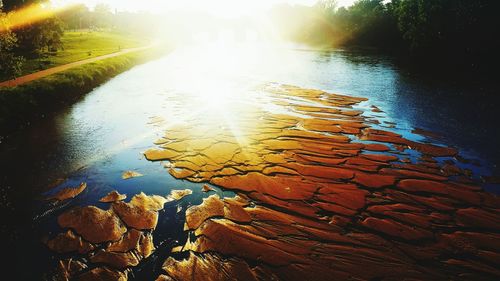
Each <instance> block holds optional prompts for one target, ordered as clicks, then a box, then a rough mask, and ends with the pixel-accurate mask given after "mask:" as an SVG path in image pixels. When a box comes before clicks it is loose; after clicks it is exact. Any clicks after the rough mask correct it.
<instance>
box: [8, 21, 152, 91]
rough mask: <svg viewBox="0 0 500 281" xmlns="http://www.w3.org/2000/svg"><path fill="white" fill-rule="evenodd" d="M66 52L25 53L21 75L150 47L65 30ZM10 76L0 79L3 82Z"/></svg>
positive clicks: (125, 38)
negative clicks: (126, 50)
mask: <svg viewBox="0 0 500 281" xmlns="http://www.w3.org/2000/svg"><path fill="white" fill-rule="evenodd" d="M61 41H62V44H63V49H62V50H58V51H57V52H48V51H45V52H43V53H41V54H39V55H38V56H35V57H33V56H32V55H30V54H26V55H24V56H25V59H26V61H25V62H24V63H23V67H22V73H21V76H22V75H26V74H30V73H34V72H37V71H40V70H44V69H47V68H51V67H54V66H58V65H63V64H67V63H71V62H75V61H79V60H84V59H89V58H93V57H97V56H102V55H107V54H111V53H115V52H118V51H120V50H122V49H128V48H135V47H140V46H144V45H147V44H148V43H147V41H148V40H147V39H145V38H139V37H137V36H130V35H128V34H125V33H119V32H112V31H89V30H79V31H66V32H64V35H63V37H62V38H61ZM8 79H9V77H5V76H1V75H0V81H4V80H8Z"/></svg>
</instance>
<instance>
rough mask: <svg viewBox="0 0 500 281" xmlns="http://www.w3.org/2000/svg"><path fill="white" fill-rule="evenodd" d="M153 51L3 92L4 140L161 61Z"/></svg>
mask: <svg viewBox="0 0 500 281" xmlns="http://www.w3.org/2000/svg"><path fill="white" fill-rule="evenodd" d="M163 52H164V51H163V50H160V49H159V48H151V49H146V50H142V51H136V52H132V53H127V54H124V55H121V56H117V57H112V58H108V59H103V60H99V61H95V62H91V63H88V64H85V65H82V66H78V67H74V68H71V69H68V70H66V71H63V72H60V73H56V74H53V75H50V76H47V77H44V78H40V79H37V80H35V81H31V82H29V83H26V84H23V85H20V86H16V87H12V88H7V87H5V88H0V136H1V137H5V136H6V135H8V134H9V133H12V132H13V131H15V130H18V129H22V128H24V127H26V126H29V125H30V124H31V123H33V122H36V120H37V119H39V118H44V117H45V116H47V115H49V114H51V112H53V111H54V110H57V109H59V108H62V107H63V106H65V105H68V104H72V103H73V102H75V101H76V100H78V99H79V98H80V97H82V96H83V95H84V94H86V93H88V92H90V91H91V90H92V89H94V88H95V87H97V86H99V85H101V84H102V83H104V82H106V81H107V80H109V79H110V78H112V77H114V76H116V75H118V74H120V73H122V72H124V71H126V70H128V69H130V68H131V67H133V66H135V65H138V64H141V63H144V62H146V61H148V60H151V59H153V58H156V57H159V56H160V55H161V54H162V53H163Z"/></svg>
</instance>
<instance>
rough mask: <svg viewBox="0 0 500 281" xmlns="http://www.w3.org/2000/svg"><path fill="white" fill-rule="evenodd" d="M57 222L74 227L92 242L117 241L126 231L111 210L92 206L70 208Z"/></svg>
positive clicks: (62, 225) (63, 225)
mask: <svg viewBox="0 0 500 281" xmlns="http://www.w3.org/2000/svg"><path fill="white" fill-rule="evenodd" d="M57 222H58V223H59V225H60V226H61V227H63V228H66V227H69V228H72V229H74V230H75V231H76V232H77V233H78V234H80V235H81V236H82V237H83V238H84V239H85V240H87V241H89V242H92V243H102V242H106V241H117V240H118V239H120V237H121V236H122V235H123V233H125V232H126V228H125V227H124V226H123V224H122V223H121V221H120V220H119V219H118V217H117V216H116V215H115V214H114V213H113V212H111V211H109V210H108V211H104V210H102V209H99V208H97V207H94V206H88V207H76V208H74V209H71V210H69V211H67V212H65V213H63V214H61V215H60V216H59V217H58V218H57Z"/></svg>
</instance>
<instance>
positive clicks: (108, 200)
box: [99, 190, 127, 203]
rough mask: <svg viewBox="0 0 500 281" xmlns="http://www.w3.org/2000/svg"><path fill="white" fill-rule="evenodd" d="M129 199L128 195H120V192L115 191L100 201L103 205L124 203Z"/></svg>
mask: <svg viewBox="0 0 500 281" xmlns="http://www.w3.org/2000/svg"><path fill="white" fill-rule="evenodd" d="M126 198H127V195H125V194H120V193H119V192H118V191H116V190H113V191H111V192H110V193H108V195H106V196H104V197H103V198H101V199H99V202H103V203H112V202H116V201H122V200H125V199H126Z"/></svg>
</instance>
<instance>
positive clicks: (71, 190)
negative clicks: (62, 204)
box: [47, 182, 87, 201]
mask: <svg viewBox="0 0 500 281" xmlns="http://www.w3.org/2000/svg"><path fill="white" fill-rule="evenodd" d="M85 188H87V183H84V182H82V183H81V184H80V185H79V186H78V187H67V188H63V189H61V190H60V191H59V192H57V193H56V194H54V195H52V196H50V197H47V200H59V201H64V200H67V199H71V198H75V197H76V196H78V195H79V194H80V193H82V192H83V191H84V190H85Z"/></svg>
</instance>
